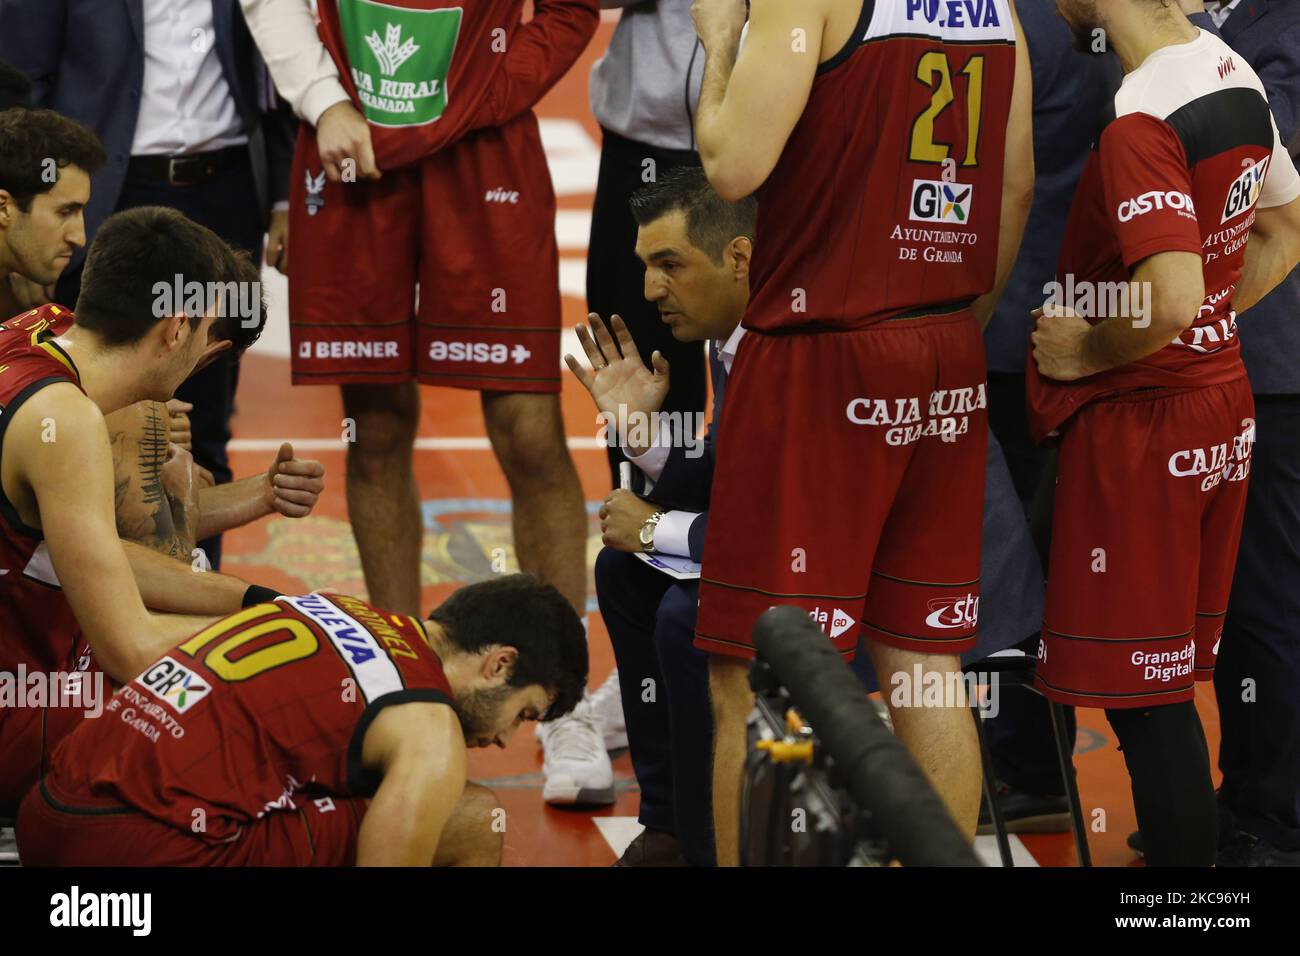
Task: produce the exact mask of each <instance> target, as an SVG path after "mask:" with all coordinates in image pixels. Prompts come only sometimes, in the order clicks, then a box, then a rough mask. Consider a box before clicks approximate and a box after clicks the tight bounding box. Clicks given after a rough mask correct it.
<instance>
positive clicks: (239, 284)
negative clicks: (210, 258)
mask: <svg viewBox="0 0 1300 956" xmlns="http://www.w3.org/2000/svg"><path fill="white" fill-rule="evenodd" d="M231 266H232V272H231V276H230V279H229V280H228V282H227V284H226V286H225V288H224V295H223V297H222V306H221V313H220V315H219V316H218V318H217V321H215V322H213V323H212V335H213V336H214V337H215V338H216V339H217V340H218V341H223V342H224V341H227V340H229V341H230V342H232V343H234V345H233V346H232V351H233V353H234V355H235V356H236V357H238V356H240V355H243V354H244V352H245V351H247V350H248V349H250V348H252V345H253V343H254V342H256V341H257V340H258V339H259V338H261V336H262V330H263V329H265V328H266V317H267V308H266V296H265V295H264V294H263V292H262V270H261V269H259V268H258V266H257V263H256V261H254V259H253V257H252V256H251V255H249V254H248V252H247V251H245V250H243V249H232V250H231ZM232 282H233V283H236V286H235V287H232V286H231V285H230V284H229V283H232ZM236 299H237V300H238V301H237V302H236V301H235V300H236ZM236 305H237V306H238V307H236Z"/></svg>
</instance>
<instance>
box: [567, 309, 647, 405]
mask: <svg viewBox="0 0 1300 956" xmlns="http://www.w3.org/2000/svg"><path fill="white" fill-rule="evenodd" d="M587 320H588V321H589V322H590V323H591V331H590V332H589V331H588V330H587V329H586V327H584V326H581V325H580V326H578V330H577V331H578V341H579V342H581V343H582V348H583V351H584V352H586V353H587V360H588V361H589V362H591V369H590V370H588V369H587V368H585V367H584V366H583V364H582V363H581V362H579V361H578V360H577V359H576V358H574V357H573V356H572V355H565V356H564V361H565V363H566V364H567V365H568V366H569V370H570V371H571V372H573V374H574V375H576V376H577V377H578V381H579V382H581V383H582V387H583V388H585V389H586V390H587V391H588V392H590V393H591V397H592V399H593V400H594V401H595V403H596V408H597V409H599V410H600V411H602V412H605V413H606V414H608V415H610V416H612V419H611V420H612V421H619V420H620V418H619V415H620V413H619V409H620V406H621V407H622V409H623V412H622V414H623V416H625V417H626V416H631V415H633V414H636V415H652V414H654V413H655V412H657V411H659V409H660V408H662V407H663V404H664V398H665V396H667V394H668V360H667V359H665V358H664V357H663V356H662V355H660V354H659V352H658V351H656V352H655V353H654V354H653V355H652V356H650V361H651V362H652V363H653V364H654V369H653V370H651V369H648V368H646V365H645V363H644V362H642V361H641V355H640V353H639V352H637V350H636V342H634V341H633V340H632V333H631V332H629V331H628V330H627V326H626V325H624V324H623V320H622V319H620V318H619V317H618V316H617V315H614V316H610V320H609V322H610V326H611V327H612V328H613V330H614V334H613V335H612V336H611V335H610V330H609V329H608V328H606V327H605V323H604V322H603V321H601V318H600V316H598V315H597V314H596V313H595V312H592V313H591V314H590V315H588V316H587ZM593 334H594V336H595V338H594V339H593V337H592V336H593ZM615 338H617V342H616V341H615Z"/></svg>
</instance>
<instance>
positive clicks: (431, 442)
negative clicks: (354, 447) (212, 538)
mask: <svg viewBox="0 0 1300 956" xmlns="http://www.w3.org/2000/svg"><path fill="white" fill-rule="evenodd" d="M282 442H290V443H291V444H292V445H293V450H294V451H295V452H300V451H344V450H345V449H346V448H347V442H345V441H343V439H341V438H235V439H232V440H231V441H230V442H229V443H228V444H227V445H226V448H227V449H229V450H230V451H276V450H278V449H279V447H280V445H281V443H282ZM568 445H569V447H570V448H572V449H576V450H578V451H599V450H601V449H603V448H604V447H605V442H603V441H602V440H601V439H599V438H594V437H592V438H582V437H580V438H574V437H570V438H569V439H568ZM415 450H416V451H491V450H492V444H491V443H490V442H489V441H488V439H487V438H486V437H483V438H478V437H463V438H417V439H416V440H415Z"/></svg>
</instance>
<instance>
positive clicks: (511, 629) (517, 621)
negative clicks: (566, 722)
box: [429, 574, 587, 720]
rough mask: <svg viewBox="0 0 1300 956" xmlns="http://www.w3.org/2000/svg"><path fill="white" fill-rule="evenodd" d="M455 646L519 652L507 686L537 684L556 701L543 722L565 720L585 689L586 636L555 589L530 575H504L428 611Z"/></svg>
mask: <svg viewBox="0 0 1300 956" xmlns="http://www.w3.org/2000/svg"><path fill="white" fill-rule="evenodd" d="M429 619H430V620H432V621H434V622H436V623H437V624H438V626H439V627H441V628H442V629H443V630H444V631H445V632H446V634H447V639H448V640H449V641H450V642H451V643H452V645H453V646H454V647H456V648H457V649H459V650H462V651H465V652H466V653H470V654H473V653H476V652H478V651H480V650H482V649H483V648H485V647H491V646H492V645H494V644H495V645H499V646H501V647H513V648H516V649H517V650H518V651H519V657H518V659H517V660H516V661H515V666H514V669H513V670H512V671H511V672H510V679H509V681H508V683H509V685H510V686H511V687H527V686H528V685H530V684H540V685H541V686H542V687H544V688H546V690H547V692H548V693H551V692H553V693H554V694H555V700H554V702H553V703H552V704H551V706H550V708H548V709H547V711H546V713H545V714H543V715H542V720H555V719H556V718H559V717H563V716H564V715H565V714H567V713H568V712H569V711H571V710H573V708H575V707H577V706H578V702H579V701H580V700H582V695H583V692H584V691H585V690H586V688H587V635H586V632H585V631H584V630H583V627H582V621H581V620H579V618H578V614H577V612H576V611H574V610H573V605H571V604H570V603H569V602H568V601H567V600H566V599H565V598H564V596H563V595H562V594H560V592H559V591H557V590H556V589H555V588H553V587H552V586H551V585H549V584H545V583H543V582H542V581H541V580H540V579H539V578H536V577H534V576H533V575H531V574H507V575H504V576H501V577H495V578H492V579H491V580H488V581H480V582H478V583H477V584H467V585H465V587H463V588H460V589H459V590H457V591H455V592H454V593H453V594H452V595H451V597H449V598H447V600H445V601H443V602H442V603H441V604H439V605H438V606H437V607H436V608H434V609H433V610H432V611H430V612H429Z"/></svg>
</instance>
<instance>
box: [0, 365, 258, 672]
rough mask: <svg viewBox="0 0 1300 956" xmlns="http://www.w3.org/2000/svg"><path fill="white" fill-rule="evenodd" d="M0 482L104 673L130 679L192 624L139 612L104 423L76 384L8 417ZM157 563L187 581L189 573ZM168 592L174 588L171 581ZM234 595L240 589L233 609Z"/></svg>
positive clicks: (48, 392) (45, 392) (55, 388)
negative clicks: (40, 541) (38, 543)
mask: <svg viewBox="0 0 1300 956" xmlns="http://www.w3.org/2000/svg"><path fill="white" fill-rule="evenodd" d="M3 481H4V487H5V493H6V494H7V495H8V496H9V499H10V501H12V502H13V504H14V507H15V508H16V509H17V511H18V514H19V516H20V517H21V518H22V520H23V521H24V522H25V523H27V524H28V525H30V526H32V527H35V528H39V529H41V531H42V533H43V535H44V538H45V542H46V545H47V546H48V548H49V551H50V559H51V561H52V562H53V564H54V570H55V573H56V574H57V575H58V578H59V581H60V582H61V583H62V586H63V591H64V594H65V596H66V597H67V600H68V603H69V604H70V605H71V607H72V610H73V612H74V613H75V614H76V616H77V621H78V622H79V623H80V624H81V626H82V629H83V631H84V632H85V634H86V638H87V640H88V641H89V642H90V646H91V649H92V650H93V651H94V653H95V657H96V659H97V660H98V661H99V664H100V666H101V667H102V668H103V669H104V672H105V673H107V674H108V675H109V677H111V678H113V679H114V680H117V681H123V682H124V681H128V680H130V679H131V678H133V677H134V676H135V675H136V674H137V673H139V672H140V671H141V670H142V669H143V668H144V667H146V666H147V665H148V664H149V663H150V662H151V661H153V660H154V659H155V658H156V657H158V656H159V655H160V654H161V653H163V652H164V651H165V650H166V649H168V648H170V647H172V646H174V645H175V644H177V643H179V642H180V641H181V640H183V639H184V638H185V637H187V636H188V635H189V633H190V630H189V628H190V626H191V624H192V621H190V620H188V619H178V620H176V621H168V620H167V619H166V618H151V617H150V615H149V614H148V613H147V612H146V610H145V606H144V602H143V601H142V600H141V596H140V592H139V591H138V590H137V588H136V584H135V580H134V578H133V574H132V566H131V564H130V563H129V562H128V561H127V558H126V555H125V554H124V553H123V545H122V544H121V543H120V542H119V538H118V535H117V523H116V520H115V518H114V514H113V467H112V453H111V450H110V448H109V444H108V433H107V431H106V430H105V428H104V418H103V415H102V414H101V413H100V411H99V409H98V408H97V407H96V406H95V404H94V403H93V402H91V401H90V399H88V398H86V396H85V395H83V394H82V393H81V391H80V390H78V389H77V388H76V386H74V385H71V384H64V383H59V384H54V385H49V386H47V387H45V388H43V389H41V390H40V391H39V392H37V393H36V394H35V395H33V396H32V397H31V398H30V399H28V400H27V401H26V402H25V403H24V404H23V405H22V406H21V407H20V408H19V409H18V411H17V412H16V413H15V414H14V416H13V418H12V419H11V420H10V422H9V426H8V428H7V430H6V433H5V455H4V462H3ZM69 502H75V503H76V507H68V504H69ZM148 553H149V554H153V552H148ZM156 557H158V559H159V561H162V562H165V563H166V564H167V565H169V566H170V567H172V568H175V569H176V570H177V571H178V572H179V573H180V574H183V575H186V576H187V577H193V575H192V574H191V573H190V571H189V569H188V568H187V567H185V566H182V565H179V564H177V563H176V562H175V561H172V560H171V559H169V558H163V557H162V556H161V555H156ZM232 580H233V579H232ZM170 586H171V587H172V588H173V589H177V587H176V582H175V581H174V580H173V581H172V582H170ZM241 599H242V591H241V596H240V597H238V598H236V599H235V601H234V606H235V607H238V606H239V603H240V600H241Z"/></svg>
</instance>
